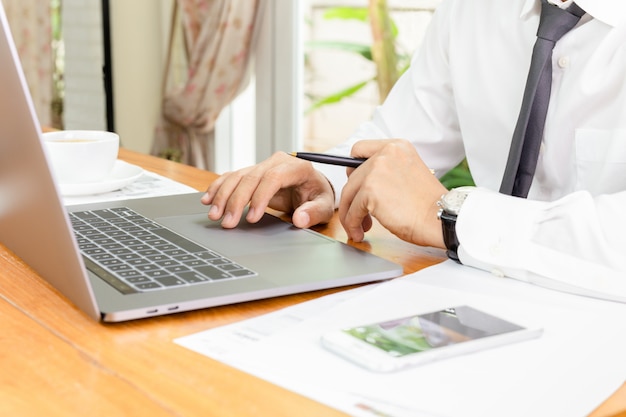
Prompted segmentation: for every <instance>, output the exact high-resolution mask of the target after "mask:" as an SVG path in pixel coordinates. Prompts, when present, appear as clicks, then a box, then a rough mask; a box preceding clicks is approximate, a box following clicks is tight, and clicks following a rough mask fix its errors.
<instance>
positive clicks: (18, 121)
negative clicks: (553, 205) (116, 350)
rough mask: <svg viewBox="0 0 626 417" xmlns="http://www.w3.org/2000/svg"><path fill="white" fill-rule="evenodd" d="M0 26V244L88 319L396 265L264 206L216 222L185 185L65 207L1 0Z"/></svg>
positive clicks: (392, 269) (310, 287)
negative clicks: (261, 213)
mask: <svg viewBox="0 0 626 417" xmlns="http://www.w3.org/2000/svg"><path fill="white" fill-rule="evenodd" d="M0 26H1V30H0V85H1V88H2V92H3V93H2V94H1V95H0V242H2V243H3V244H4V245H5V246H7V247H8V248H9V249H10V250H11V251H13V252H14V253H15V254H16V255H17V256H19V257H21V258H22V259H23V260H24V261H25V262H26V263H27V264H28V265H30V266H31V267H32V268H33V269H34V270H35V271H36V272H37V273H38V274H39V275H40V276H41V277H42V278H44V279H45V280H47V281H48V282H49V283H50V284H51V285H53V286H54V287H55V288H56V289H58V291H60V292H61V293H62V294H63V295H64V296H65V297H67V299H69V300H70V301H71V302H72V303H74V304H75V305H76V306H77V307H78V308H80V309H81V310H82V311H84V312H85V313H86V314H87V315H89V316H90V317H93V318H94V319H96V320H100V321H104V322H119V321H125V320H132V319H139V318H145V317H152V316H159V315H165V314H172V313H178V312H182V311H189V310H195V309H204V308H210V307H214V306H220V305H226V304H232V303H240V302H245V301H250V300H257V299H262V298H269V297H276V296H281V295H286V294H293V293H298V292H305V291H314V290H319V289H325V288H332V287H338V286H346V285H352V284H359V283H366V282H373V281H379V280H385V279H389V278H392V277H396V276H399V275H401V274H402V268H401V267H400V266H399V265H397V264H395V263H392V262H389V261H386V260H384V259H381V258H379V257H376V256H374V255H371V254H368V253H366V252H363V251H360V250H358V249H355V248H353V247H351V246H348V245H346V244H343V243H341V242H338V241H335V240H332V239H330V238H328V237H325V236H323V235H321V234H318V233H316V232H314V231H311V230H302V229H298V228H296V227H294V226H293V225H291V224H289V223H287V222H284V221H281V220H280V219H278V218H276V217H273V216H271V215H269V214H267V215H265V217H264V218H263V219H262V220H261V221H260V222H259V223H257V224H248V223H246V222H245V220H244V221H242V223H241V224H240V225H239V227H238V228H235V229H228V230H226V229H223V228H221V226H220V225H219V223H217V222H213V221H210V220H209V219H208V217H207V211H208V209H207V207H206V206H204V205H202V204H201V203H200V194H196V193H191V194H184V195H176V196H166V197H151V198H143V199H131V200H125V201H116V202H110V203H95V204H87V205H80V206H71V207H67V208H66V207H65V206H64V204H63V200H62V198H61V195H60V193H59V191H58V187H57V186H56V185H55V183H54V181H53V179H52V175H51V173H50V169H49V166H48V162H47V159H46V155H45V151H44V149H43V146H42V142H41V128H40V126H39V123H38V121H37V117H36V114H35V112H34V107H33V104H32V100H31V98H30V95H29V93H28V89H27V85H26V82H25V78H24V75H23V72H22V70H21V65H20V62H19V59H18V55H17V52H16V48H15V45H14V43H13V40H12V37H11V34H10V30H9V26H8V24H7V19H6V15H5V13H4V9H3V8H2V6H1V4H0ZM120 258H121V259H120Z"/></svg>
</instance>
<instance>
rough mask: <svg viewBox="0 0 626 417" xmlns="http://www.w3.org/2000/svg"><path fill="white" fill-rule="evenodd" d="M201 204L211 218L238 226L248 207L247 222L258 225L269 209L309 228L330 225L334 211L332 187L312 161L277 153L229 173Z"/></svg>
mask: <svg viewBox="0 0 626 417" xmlns="http://www.w3.org/2000/svg"><path fill="white" fill-rule="evenodd" d="M201 201H202V203H203V204H206V205H211V208H210V210H209V214H208V215H209V218H210V219H211V220H216V221H217V220H220V219H221V224H222V227H224V228H233V227H236V226H237V224H238V223H239V220H240V219H241V217H242V215H243V211H244V208H245V207H246V205H248V204H249V206H250V207H249V209H248V214H247V215H246V220H247V221H248V222H250V223H256V222H258V221H259V220H260V219H261V217H262V216H263V213H264V212H265V209H266V208H268V207H269V208H272V209H274V210H279V211H283V212H286V213H291V214H292V223H293V224H294V225H295V226H296V227H299V228H308V227H310V226H314V225H316V224H320V223H327V222H328V221H329V220H330V218H331V217H332V215H333V212H334V202H335V197H334V192H333V188H332V186H331V185H330V183H329V182H328V180H327V179H326V177H325V176H324V175H322V173H320V172H319V171H317V170H315V169H314V168H313V165H312V164H311V163H310V162H307V161H303V160H301V159H297V158H294V157H293V156H290V155H288V154H286V153H284V152H277V153H275V154H274V155H272V156H271V157H270V158H268V159H266V160H265V161H263V162H260V163H259V164H257V165H253V166H251V167H248V168H243V169H240V170H238V171H233V172H228V173H225V174H224V175H222V176H221V177H219V178H218V179H217V180H215V181H214V182H213V183H212V184H211V185H209V187H208V188H207V191H206V194H205V195H204V196H203V197H202V200H201Z"/></svg>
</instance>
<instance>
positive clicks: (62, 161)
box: [43, 130, 120, 184]
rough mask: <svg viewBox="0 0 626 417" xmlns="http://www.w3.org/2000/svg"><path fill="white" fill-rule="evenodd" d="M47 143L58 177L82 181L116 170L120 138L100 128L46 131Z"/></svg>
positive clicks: (69, 181)
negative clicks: (114, 167)
mask: <svg viewBox="0 0 626 417" xmlns="http://www.w3.org/2000/svg"><path fill="white" fill-rule="evenodd" d="M43 143H44V146H45V148H46V154H47V156H48V161H49V163H50V168H51V170H52V175H53V177H54V178H55V180H56V181H57V182H58V183H61V184H78V183H88V182H98V181H102V180H103V179H105V178H106V177H107V176H108V175H109V174H110V173H111V172H112V171H113V166H114V165H115V161H116V160H117V154H118V151H119V145H120V138H119V136H118V135H117V134H116V133H112V132H105V131H100V130H59V131H55V132H46V133H44V134H43Z"/></svg>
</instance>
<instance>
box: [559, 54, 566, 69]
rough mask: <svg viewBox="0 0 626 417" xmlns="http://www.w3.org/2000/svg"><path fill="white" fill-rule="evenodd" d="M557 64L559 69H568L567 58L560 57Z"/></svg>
mask: <svg viewBox="0 0 626 417" xmlns="http://www.w3.org/2000/svg"><path fill="white" fill-rule="evenodd" d="M557 64H558V65H559V67H561V68H567V67H569V57H568V56H562V57H560V58H559V60H558V61H557Z"/></svg>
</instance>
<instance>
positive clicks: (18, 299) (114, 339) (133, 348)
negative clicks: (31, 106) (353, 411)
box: [0, 150, 626, 417]
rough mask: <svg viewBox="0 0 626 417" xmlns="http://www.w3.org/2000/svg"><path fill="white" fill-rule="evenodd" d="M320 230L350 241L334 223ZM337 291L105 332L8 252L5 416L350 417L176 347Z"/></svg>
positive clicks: (610, 412)
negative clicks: (190, 337)
mask: <svg viewBox="0 0 626 417" xmlns="http://www.w3.org/2000/svg"><path fill="white" fill-rule="evenodd" d="M120 156H121V158H122V159H124V160H126V161H128V162H130V163H133V164H137V165H141V166H143V167H145V168H146V169H148V170H150V171H153V172H156V173H158V174H161V175H164V176H168V177H170V178H172V179H174V180H176V181H180V182H183V183H186V184H188V185H190V186H192V187H194V188H196V189H198V190H203V189H204V188H205V187H206V184H208V183H209V182H210V181H211V180H212V179H214V178H215V175H213V174H211V173H208V172H204V171H201V170H198V169H195V168H192V167H188V166H184V165H181V164H177V163H174V162H170V161H165V160H161V159H157V158H154V157H150V156H146V155H141V154H138V153H134V152H130V151H127V150H122V151H121V152H120ZM43 209H45V208H42V210H43ZM317 230H318V231H320V232H322V233H324V234H327V235H329V236H333V237H335V238H337V239H339V240H343V241H345V240H346V236H345V234H344V233H343V230H342V229H341V227H340V225H339V224H337V223H336V222H335V223H331V224H330V225H329V226H326V227H319V228H318V229H317ZM357 246H358V247H360V248H361V249H363V250H367V251H370V252H372V253H375V254H378V255H379V256H381V257H384V258H387V259H390V260H393V261H395V262H398V263H400V264H402V265H404V270H405V272H406V273H410V272H414V271H416V270H419V269H421V268H424V267H425V266H428V265H432V264H434V263H437V262H439V261H441V260H442V259H444V255H443V253H442V251H439V250H432V249H423V248H419V247H416V246H414V245H409V244H407V243H404V242H402V241H400V240H399V239H396V238H395V237H393V236H392V235H390V234H389V233H388V232H386V231H385V230H384V229H382V228H380V227H378V228H376V229H375V231H374V232H373V233H370V235H369V236H368V241H367V242H365V243H361V244H359V245H357ZM333 291H334V290H327V291H319V292H314V293H307V294H299V295H293V296H287V297H279V298H274V299H270V300H261V301H255V302H249V303H242V304H237V305H232V306H225V307H219V308H212V309H206V310H202V311H196V312H189V313H180V314H177V315H172V316H167V317H156V318H151V319H145V320H137V321H133V322H128V323H119V324H108V325H107V324H101V323H97V322H94V321H93V320H91V319H89V318H88V317H86V316H85V315H84V314H83V313H81V312H80V311H79V310H77V309H76V308H75V307H74V306H73V305H71V304H70V303H69V302H68V301H67V300H66V299H65V298H64V297H63V296H61V295H60V294H59V293H57V292H56V290H55V289H54V288H52V287H51V286H50V285H48V284H47V283H46V282H45V281H43V280H42V279H41V278H40V277H39V276H38V275H37V274H35V273H34V272H33V271H32V270H31V269H29V267H28V266H27V265H25V264H24V263H23V262H22V261H21V260H20V259H18V258H16V257H15V256H14V255H13V254H12V253H10V251H8V250H7V249H6V248H5V247H4V246H3V245H1V244H0V415H7V416H8V415H15V416H43V415H45V416H64V417H68V416H82V415H89V416H100V415H106V416H144V415H146V416H148V415H149V416H155V417H156V416H196V415H197V416H227V417H236V416H289V417H292V416H294V415H298V416H315V417H318V416H339V415H343V414H342V413H339V412H338V411H335V410H332V409H329V408H328V407H326V406H324V405H322V404H319V403H317V402H315V401H312V400H309V399H307V398H304V397H301V396H299V395H297V394H294V393H292V392H290V391H287V390H284V389H282V388H280V387H277V386H274V385H272V384H270V383H268V382H265V381H263V380H260V379H257V378H255V377H252V376H250V375H248V374H245V373H243V372H241V371H238V370H236V369H233V368H230V367H229V366H226V365H224V364H222V363H220V362H216V361H214V360H211V359H209V358H206V357H204V356H201V355H199V354H197V353H194V352H192V351H190V350H187V349H185V348H182V347H180V346H178V345H176V344H174V343H173V342H172V340H173V339H175V338H177V337H180V336H184V335H188V334H191V333H195V332H198V331H202V330H206V329H208V328H212V327H216V326H220V325H224V324H228V323H232V322H235V321H237V320H242V319H245V318H249V317H253V316H257V315H260V314H264V313H268V312H270V311H273V310H276V309H279V308H282V307H286V306H289V305H292V304H294V303H297V302H301V301H306V300H309V299H312V298H315V297H318V296H321V295H324V294H329V293H331V292H333ZM602 416H626V387H624V386H623V387H622V389H621V390H620V391H619V392H618V393H617V394H615V395H614V396H613V397H611V399H609V401H607V402H606V403H605V404H604V405H603V406H602V407H600V408H599V409H598V410H597V411H596V412H595V413H594V414H593V417H602Z"/></svg>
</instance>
